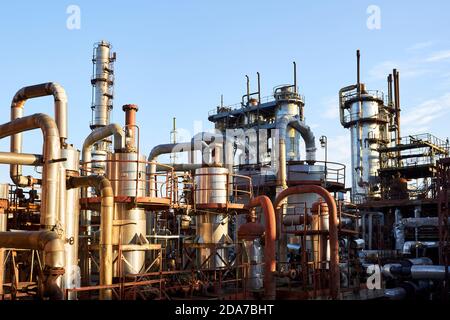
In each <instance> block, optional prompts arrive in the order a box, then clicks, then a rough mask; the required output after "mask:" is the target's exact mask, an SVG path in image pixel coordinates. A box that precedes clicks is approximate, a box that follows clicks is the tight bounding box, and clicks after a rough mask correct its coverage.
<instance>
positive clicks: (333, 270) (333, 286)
mask: <svg viewBox="0 0 450 320" xmlns="http://www.w3.org/2000/svg"><path fill="white" fill-rule="evenodd" d="M305 193H315V194H317V195H319V196H321V197H322V198H323V199H324V200H325V202H326V203H327V205H328V209H329V223H330V227H329V237H330V295H331V297H332V299H337V298H338V297H339V290H340V269H339V237H338V224H339V222H338V216H337V213H338V212H337V206H336V201H335V200H334V198H333V196H332V195H331V194H330V193H329V192H328V191H327V190H326V189H324V188H322V187H320V186H315V185H310V186H296V187H291V188H288V189H286V190H284V191H282V192H281V193H280V194H279V195H278V196H277V198H276V200H275V203H274V208H275V210H278V209H279V208H280V207H281V204H282V203H283V202H284V199H285V198H287V197H288V196H291V195H295V194H305ZM276 218H277V223H278V222H279V221H280V220H281V217H280V215H279V214H277V215H276Z"/></svg>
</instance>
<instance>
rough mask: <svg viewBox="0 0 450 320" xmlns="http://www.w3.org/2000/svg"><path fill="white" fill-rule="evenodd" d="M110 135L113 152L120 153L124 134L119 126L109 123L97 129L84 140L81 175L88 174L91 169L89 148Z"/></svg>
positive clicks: (123, 143)
mask: <svg viewBox="0 0 450 320" xmlns="http://www.w3.org/2000/svg"><path fill="white" fill-rule="evenodd" d="M111 135H114V150H115V151H116V152H119V151H121V150H122V149H123V148H124V147H125V133H124V131H123V129H122V127H121V126H120V125H119V124H116V123H111V124H109V125H107V126H105V127H99V128H97V129H95V130H94V131H92V132H91V133H90V134H89V135H88V136H87V137H86V139H85V140H84V143H83V149H82V153H81V161H82V162H83V175H89V174H90V172H89V171H90V168H91V159H92V154H91V148H92V146H93V145H94V144H95V143H96V142H98V141H101V140H103V139H105V138H107V137H109V136H111Z"/></svg>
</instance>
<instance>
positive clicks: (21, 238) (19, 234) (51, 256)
mask: <svg viewBox="0 0 450 320" xmlns="http://www.w3.org/2000/svg"><path fill="white" fill-rule="evenodd" d="M0 248H9V249H29V250H39V251H42V252H43V258H44V259H43V261H44V266H45V269H44V271H45V273H47V274H46V278H45V279H41V280H40V281H42V286H43V290H44V296H46V297H49V298H50V299H56V300H62V299H63V297H64V292H63V290H62V288H61V287H60V286H58V284H57V281H56V279H57V278H58V277H59V276H60V275H62V274H63V271H64V262H65V256H64V241H63V240H61V239H60V238H59V236H58V235H57V234H56V233H55V232H53V231H14V232H11V231H10V232H0ZM55 276H56V277H55Z"/></svg>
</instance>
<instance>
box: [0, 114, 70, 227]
mask: <svg viewBox="0 0 450 320" xmlns="http://www.w3.org/2000/svg"><path fill="white" fill-rule="evenodd" d="M37 128H40V129H41V130H42V134H43V137H44V153H43V162H44V167H43V170H42V194H41V197H42V200H41V228H43V229H52V228H53V227H54V226H55V225H56V220H57V217H58V207H57V202H58V201H57V188H58V186H59V183H58V181H59V178H60V177H59V174H58V162H59V161H61V160H62V159H60V137H59V133H58V128H57V126H56V123H55V121H54V120H53V119H52V118H50V117H49V116H48V115H45V114H42V113H36V114H34V115H31V116H27V117H23V118H19V119H16V120H13V121H11V122H7V123H5V124H2V125H0V139H2V138H5V137H8V136H11V135H15V134H17V133H21V132H24V131H28V130H32V129H37ZM20 151H21V150H20ZM61 178H63V177H61ZM64 178H65V177H64Z"/></svg>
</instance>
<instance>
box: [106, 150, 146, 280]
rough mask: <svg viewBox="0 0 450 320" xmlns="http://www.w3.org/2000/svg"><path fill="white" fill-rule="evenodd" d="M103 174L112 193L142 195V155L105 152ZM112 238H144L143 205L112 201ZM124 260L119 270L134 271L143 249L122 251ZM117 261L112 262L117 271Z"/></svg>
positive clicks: (142, 263)
mask: <svg viewBox="0 0 450 320" xmlns="http://www.w3.org/2000/svg"><path fill="white" fill-rule="evenodd" d="M107 177H108V179H109V180H110V181H111V184H112V188H113V190H114V195H115V196H116V197H117V196H129V197H144V196H145V193H146V190H145V186H146V183H145V177H146V176H145V157H144V156H143V155H138V154H137V153H114V154H110V155H109V156H108V165H107ZM114 207H115V210H114V220H115V226H114V228H113V242H114V244H119V242H120V244H122V245H141V244H145V243H147V240H146V237H145V236H146V216H145V210H144V209H143V208H136V207H134V208H133V207H131V208H130V204H128V203H115V205H114ZM123 256H124V258H125V260H126V262H124V263H123V264H122V265H123V274H136V273H139V272H142V271H143V269H144V267H145V251H144V250H134V251H128V250H125V251H123ZM117 267H118V266H117V263H116V264H115V265H114V269H115V275H116V276H119V275H118V274H117V271H118V269H117Z"/></svg>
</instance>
